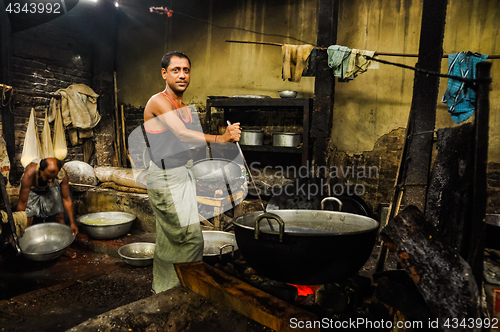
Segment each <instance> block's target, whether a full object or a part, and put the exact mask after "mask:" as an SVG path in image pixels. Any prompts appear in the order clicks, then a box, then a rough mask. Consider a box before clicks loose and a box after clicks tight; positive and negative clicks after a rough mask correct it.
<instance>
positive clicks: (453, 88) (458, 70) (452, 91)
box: [442, 52, 488, 123]
mask: <svg viewBox="0 0 500 332" xmlns="http://www.w3.org/2000/svg"><path fill="white" fill-rule="evenodd" d="M487 58H488V55H483V54H479V53H472V52H459V53H453V54H449V55H448V75H452V76H460V77H462V78H476V64H477V63H478V62H481V61H486V59H487ZM475 100H476V93H475V92H474V90H473V89H471V88H470V87H467V86H465V83H464V82H459V81H457V80H454V79H451V78H449V79H448V89H447V90H446V92H445V93H444V96H443V100H442V101H443V103H446V104H448V112H450V115H451V117H452V119H453V120H455V122H456V123H462V122H464V121H465V120H467V119H468V118H470V117H471V116H472V114H473V113H474V107H475Z"/></svg>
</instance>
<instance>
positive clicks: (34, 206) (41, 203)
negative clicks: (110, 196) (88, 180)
mask: <svg viewBox="0 0 500 332" xmlns="http://www.w3.org/2000/svg"><path fill="white" fill-rule="evenodd" d="M62 165H63V164H62V161H60V160H57V159H56V158H46V159H42V160H40V161H39V162H38V160H34V161H32V162H31V163H30V164H28V165H27V166H26V168H25V169H24V174H23V176H22V177H21V188H20V190H19V202H18V203H17V211H25V212H26V216H27V217H28V226H30V225H31V224H32V223H33V218H34V217H40V218H47V217H50V216H55V219H56V222H58V223H61V224H64V211H66V214H67V215H68V217H69V221H70V227H71V231H72V232H73V234H74V235H76V234H78V227H77V226H76V223H75V220H74V217H73V202H72V201H71V196H70V194H69V178H68V174H67V173H66V171H65V170H64V169H63V168H62ZM59 185H60V188H61V192H60V193H59V189H58V188H57V187H58V186H59ZM61 196H62V198H61Z"/></svg>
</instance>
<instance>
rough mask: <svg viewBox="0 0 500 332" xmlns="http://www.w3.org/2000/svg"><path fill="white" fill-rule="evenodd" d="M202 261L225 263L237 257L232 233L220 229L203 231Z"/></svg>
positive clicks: (236, 245) (237, 252) (237, 251)
mask: <svg viewBox="0 0 500 332" xmlns="http://www.w3.org/2000/svg"><path fill="white" fill-rule="evenodd" d="M203 242H204V247H203V261H204V262H205V263H208V264H211V265H214V264H215V263H227V262H230V261H232V260H234V259H237V258H238V257H239V254H240V252H239V250H238V244H237V243H236V238H235V236H234V234H232V233H228V232H221V231H203Z"/></svg>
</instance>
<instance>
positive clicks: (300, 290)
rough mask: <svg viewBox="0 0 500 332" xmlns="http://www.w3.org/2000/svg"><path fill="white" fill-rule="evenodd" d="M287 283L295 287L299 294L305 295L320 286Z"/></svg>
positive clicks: (314, 291)
mask: <svg viewBox="0 0 500 332" xmlns="http://www.w3.org/2000/svg"><path fill="white" fill-rule="evenodd" d="M289 285H291V286H294V287H296V288H297V291H298V293H299V296H307V295H310V294H314V293H316V291H317V290H318V288H319V287H320V285H294V284H289Z"/></svg>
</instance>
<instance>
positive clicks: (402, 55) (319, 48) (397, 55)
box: [226, 40, 500, 59]
mask: <svg viewBox="0 0 500 332" xmlns="http://www.w3.org/2000/svg"><path fill="white" fill-rule="evenodd" d="M226 43H241V44H260V45H271V46H283V45H284V44H280V43H270V42H258V41H246V40H226ZM310 45H312V44H310ZM313 46H314V45H313ZM315 47H316V49H318V50H323V51H326V50H327V49H328V48H327V47H318V46H315ZM374 55H383V56H396V57H404V58H408V57H410V58H411V57H413V58H418V54H411V53H389V52H377V51H376V52H375V54H374ZM447 57H448V54H443V58H447ZM488 59H500V55H496V54H495V55H488Z"/></svg>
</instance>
